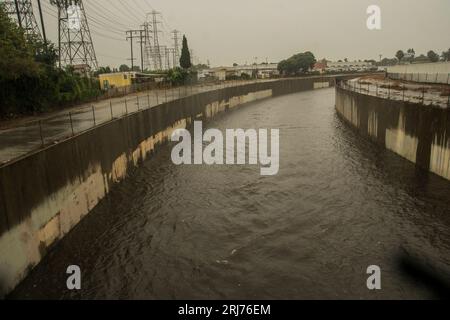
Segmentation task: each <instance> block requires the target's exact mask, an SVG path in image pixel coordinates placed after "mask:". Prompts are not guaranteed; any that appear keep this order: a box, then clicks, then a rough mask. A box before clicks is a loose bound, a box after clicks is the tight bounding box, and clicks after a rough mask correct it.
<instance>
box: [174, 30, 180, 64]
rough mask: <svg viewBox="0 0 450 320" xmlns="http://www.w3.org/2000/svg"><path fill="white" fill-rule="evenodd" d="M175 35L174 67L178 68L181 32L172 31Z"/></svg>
mask: <svg viewBox="0 0 450 320" xmlns="http://www.w3.org/2000/svg"><path fill="white" fill-rule="evenodd" d="M172 34H173V38H172V39H173V50H174V52H173V66H174V67H178V66H179V65H180V38H179V36H178V35H179V34H180V31H178V30H173V31H172Z"/></svg>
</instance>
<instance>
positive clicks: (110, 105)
mask: <svg viewBox="0 0 450 320" xmlns="http://www.w3.org/2000/svg"><path fill="white" fill-rule="evenodd" d="M109 109H110V110H111V120H112V119H113V109H112V102H111V100H109Z"/></svg>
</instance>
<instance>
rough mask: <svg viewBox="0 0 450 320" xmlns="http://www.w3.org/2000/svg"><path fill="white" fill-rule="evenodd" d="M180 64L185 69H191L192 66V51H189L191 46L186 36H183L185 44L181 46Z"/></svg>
mask: <svg viewBox="0 0 450 320" xmlns="http://www.w3.org/2000/svg"><path fill="white" fill-rule="evenodd" d="M180 66H181V67H182V68H183V69H189V68H190V67H191V66H192V63H191V53H190V52H189V46H188V42H187V39H186V36H183V46H182V48H181V56H180Z"/></svg>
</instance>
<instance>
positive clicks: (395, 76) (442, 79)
mask: <svg viewBox="0 0 450 320" xmlns="http://www.w3.org/2000/svg"><path fill="white" fill-rule="evenodd" d="M387 75H388V78H389V79H392V80H403V81H410V82H419V83H435V84H450V73H388V74H387Z"/></svg>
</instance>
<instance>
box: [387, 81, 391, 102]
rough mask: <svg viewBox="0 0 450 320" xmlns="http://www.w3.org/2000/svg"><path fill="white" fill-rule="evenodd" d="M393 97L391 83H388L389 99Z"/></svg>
mask: <svg viewBox="0 0 450 320" xmlns="http://www.w3.org/2000/svg"><path fill="white" fill-rule="evenodd" d="M390 98H391V83H389V84H388V99H390Z"/></svg>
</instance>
